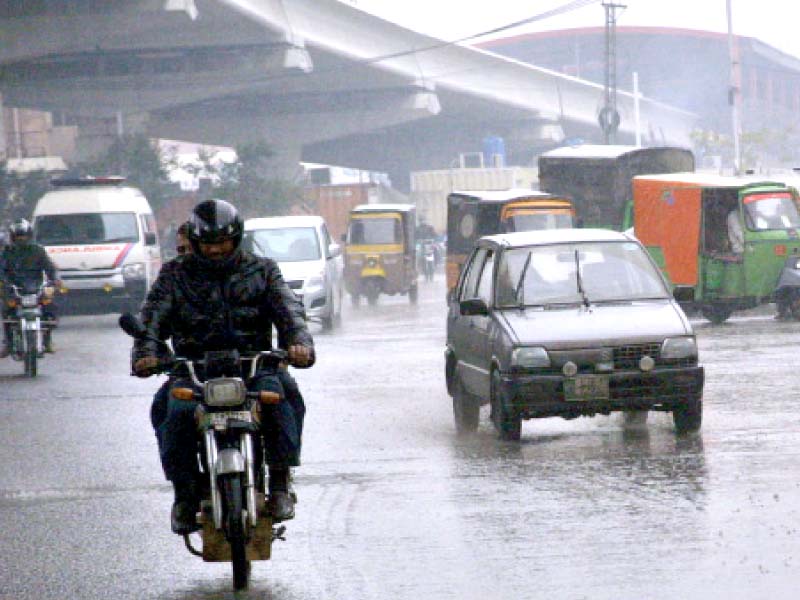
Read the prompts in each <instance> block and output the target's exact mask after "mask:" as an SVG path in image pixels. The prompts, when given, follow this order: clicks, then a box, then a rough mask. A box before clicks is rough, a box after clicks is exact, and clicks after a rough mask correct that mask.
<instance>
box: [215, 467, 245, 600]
mask: <svg viewBox="0 0 800 600" xmlns="http://www.w3.org/2000/svg"><path fill="white" fill-rule="evenodd" d="M220 483H221V490H222V497H223V498H224V502H225V507H224V511H225V512H224V513H223V514H224V517H223V518H224V529H225V537H226V538H227V540H228V543H229V544H230V545H231V568H232V570H233V589H234V590H243V589H246V588H247V584H248V581H247V580H248V578H249V576H250V562H249V561H248V560H247V549H246V548H247V535H246V530H245V519H244V510H243V509H244V494H243V486H242V474H241V473H231V474H229V475H224V476H223V477H222V478H221V481H220Z"/></svg>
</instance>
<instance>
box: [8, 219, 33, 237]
mask: <svg viewBox="0 0 800 600" xmlns="http://www.w3.org/2000/svg"><path fill="white" fill-rule="evenodd" d="M8 234H9V237H10V238H11V241H12V242H16V241H17V238H21V237H24V238H28V239H30V238H31V237H33V227H31V224H30V223H29V222H28V221H27V220H26V219H17V220H16V221H14V222H13V223H12V224H11V227H9V228H8Z"/></svg>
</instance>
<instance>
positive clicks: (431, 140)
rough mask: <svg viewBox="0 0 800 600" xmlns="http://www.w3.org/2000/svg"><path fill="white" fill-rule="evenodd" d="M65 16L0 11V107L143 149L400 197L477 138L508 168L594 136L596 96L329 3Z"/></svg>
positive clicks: (672, 115)
mask: <svg viewBox="0 0 800 600" xmlns="http://www.w3.org/2000/svg"><path fill="white" fill-rule="evenodd" d="M68 4H69V6H71V7H72V10H71V11H70V10H67V11H64V10H62V11H61V12H60V13H59V14H47V10H46V8H42V7H46V6H47V3H33V4H31V3H28V4H26V3H16V5H18V8H17V11H18V12H17V13H14V12H13V11H14V8H13V5H9V6H10V7H7V8H5V9H4V10H5V12H3V10H2V9H0V37H3V39H9V40H12V43H10V44H4V46H3V47H2V48H0V93H2V96H3V98H2V99H3V102H4V103H5V104H6V105H7V106H17V107H29V108H37V109H42V110H50V111H56V112H62V113H67V114H71V115H77V116H80V117H83V118H96V119H107V120H115V121H117V122H119V123H124V124H125V126H126V127H129V128H130V127H135V128H136V129H138V130H140V131H144V132H146V133H148V134H149V135H151V136H153V137H159V138H169V139H179V140H186V141H191V142H197V143H208V144H214V145H226V146H235V145H237V144H241V143H247V142H253V141H266V142H267V143H269V144H270V145H271V146H272V147H273V148H274V149H275V150H276V156H279V157H282V158H281V160H283V162H284V163H285V164H284V165H282V166H280V165H276V168H280V169H283V168H285V167H286V168H291V165H292V163H293V162H295V163H296V161H297V160H299V159H301V158H302V159H303V160H307V161H314V162H323V163H330V164H339V165H344V166H352V167H358V168H362V169H373V170H379V171H385V172H389V173H391V174H392V175H393V176H394V180H395V182H396V184H398V185H400V186H403V184H404V183H405V181H406V179H407V177H406V175H407V173H408V172H409V171H410V170H417V169H432V168H446V167H447V166H449V165H450V164H452V162H453V160H454V159H455V158H456V157H457V156H458V154H459V153H460V152H471V151H477V150H479V149H480V146H481V140H482V139H483V138H484V137H486V136H488V135H493V136H501V137H503V138H504V140H505V142H506V146H507V148H508V150H509V154H510V156H511V160H513V161H515V162H516V163H517V164H526V163H529V162H530V160H531V159H532V157H533V155H534V154H536V153H537V152H538V151H541V150H542V149H546V148H549V147H552V146H553V145H555V144H557V143H558V142H559V141H561V140H562V139H563V138H564V137H567V138H576V137H579V138H582V139H585V140H587V141H594V142H598V141H601V138H602V133H601V131H600V129H599V127H598V125H597V121H596V114H597V111H598V109H599V107H600V102H601V100H602V89H600V88H598V86H596V85H594V84H591V83H588V82H583V81H580V80H575V79H572V78H568V77H564V76H561V75H558V74H554V73H551V72H547V71H543V70H541V69H536V68H535V67H531V66H529V65H522V64H520V63H517V62H515V61H511V60H508V59H504V58H501V57H498V56H495V55H492V54H490V53H487V52H484V51H479V50H474V49H470V48H462V47H459V46H443V47H436V44H437V41H436V40H433V39H431V38H427V37H425V36H421V35H419V34H416V33H414V32H410V31H407V30H404V29H402V28H399V27H397V26H396V25H393V24H390V23H386V22H384V21H381V20H380V19H377V18H375V17H372V16H370V15H366V14H365V13H362V12H360V11H357V10H355V9H352V8H351V7H348V6H347V5H343V4H341V3H338V2H335V1H334V0H296V1H294V2H292V3H285V4H284V3H282V2H281V0H250V1H245V0H237V1H234V0H221V1H216V2H214V1H211V0H205V1H200V0H195V1H192V0H166V2H164V1H163V0H139V1H128V2H121V1H119V0H113V1H109V2H105V3H99V4H98V3H97V2H94V1H93V0H71V2H69V3H68ZM25 6H28V7H29V9H28V10H27V11H26V10H25V9H23V8H22V7H25ZM37 6H38V7H40V10H36V9H35V8H33V9H32V8H30V7H37ZM98 7H102V8H98ZM410 48H417V49H419V50H418V52H416V53H413V54H412V53H408V52H407V51H408V49H410ZM376 57H380V58H376ZM619 104H620V112H621V113H622V116H623V123H622V127H621V130H620V132H619V134H618V137H617V141H618V142H620V143H626V142H632V141H633V134H634V132H633V126H632V121H633V119H632V111H633V104H632V101H631V99H630V98H627V97H626V96H625V95H624V94H623V95H621V96H620V102H619ZM642 116H643V122H644V127H645V130H644V139H645V142H650V143H683V144H688V140H689V137H688V134H689V131H690V128H691V123H693V116H692V115H687V114H686V113H682V112H681V111H677V110H675V109H672V108H670V107H666V106H663V105H658V104H656V103H653V102H649V101H645V102H643V103H642ZM94 141H96V140H94ZM86 145H87V148H91V147H92V144H91V143H89V141H87V144H86ZM295 166H296V165H295Z"/></svg>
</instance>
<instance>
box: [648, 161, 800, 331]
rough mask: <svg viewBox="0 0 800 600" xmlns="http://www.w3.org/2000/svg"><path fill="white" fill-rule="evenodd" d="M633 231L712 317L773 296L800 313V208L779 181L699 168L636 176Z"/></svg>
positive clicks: (682, 293)
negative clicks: (710, 172) (714, 173)
mask: <svg viewBox="0 0 800 600" xmlns="http://www.w3.org/2000/svg"><path fill="white" fill-rule="evenodd" d="M633 202H634V232H635V235H636V237H638V238H639V240H640V241H641V242H642V243H643V244H644V245H645V246H646V247H647V248H648V250H649V251H650V252H651V254H652V255H653V256H654V258H655V259H656V260H657V261H659V262H660V264H661V266H662V269H663V270H664V273H665V274H666V275H667V277H668V278H669V280H670V281H671V283H672V285H673V286H675V297H676V298H677V299H678V301H679V302H681V304H682V305H684V306H685V307H686V308H689V309H697V310H699V311H700V312H701V313H702V314H703V316H705V317H706V318H707V319H708V320H709V321H711V322H712V323H722V322H723V321H725V320H726V319H727V318H728V317H730V315H731V314H732V313H733V312H734V311H738V310H746V309H750V308H754V307H756V306H758V305H760V304H764V303H767V302H775V303H777V304H778V307H779V312H780V311H781V310H785V311H786V312H787V313H789V314H791V315H793V316H794V318H800V268H798V267H800V235H798V230H800V213H798V208H797V198H796V192H795V190H794V189H793V188H790V187H788V186H786V185H785V184H784V183H781V182H777V181H758V180H755V179H753V178H745V177H728V176H720V175H708V174H701V173H672V174H669V175H641V176H638V177H634V179H633Z"/></svg>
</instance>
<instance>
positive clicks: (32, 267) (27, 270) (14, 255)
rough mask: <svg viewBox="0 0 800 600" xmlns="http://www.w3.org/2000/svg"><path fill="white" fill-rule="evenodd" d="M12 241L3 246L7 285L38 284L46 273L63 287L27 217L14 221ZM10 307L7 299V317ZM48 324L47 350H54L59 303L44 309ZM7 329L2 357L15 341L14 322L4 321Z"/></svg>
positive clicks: (0, 262)
mask: <svg viewBox="0 0 800 600" xmlns="http://www.w3.org/2000/svg"><path fill="white" fill-rule="evenodd" d="M8 234H9V240H10V242H11V243H10V244H9V245H7V246H6V247H5V248H4V249H3V253H2V258H0V280H1V281H2V283H3V286H4V287H5V286H8V285H17V286H21V285H24V284H25V283H26V282H29V281H33V282H36V283H37V284H39V283H41V282H42V278H43V277H46V278H47V281H48V282H50V283H53V284H54V285H55V286H56V287H60V285H61V282H60V281H59V276H58V270H57V269H56V266H55V265H54V264H53V261H52V260H50V257H49V256H48V255H47V251H46V250H45V249H44V246H41V245H39V244H37V243H35V242H34V241H33V227H32V226H31V224H30V223H29V222H28V221H27V220H26V219H18V220H16V221H14V222H13V223H12V224H11V226H10V227H9V229H8ZM9 311H10V309H9V307H8V305H7V304H6V303H5V302H4V303H3V319H4V320H6V319H8V317H9V314H10V313H9ZM42 315H43V317H44V319H45V321H46V322H47V323H48V327H47V328H46V329H45V331H44V351H45V352H53V339H52V338H53V334H52V330H53V328H54V327H55V325H56V322H57V320H58V317H57V314H56V310H55V306H54V304H53V303H51V304H49V305H48V306H47V307H45V308H44V309H43V311H42ZM3 333H4V335H5V339H4V341H3V347H2V349H0V358H5V357H6V356H8V355H9V354H10V351H11V349H10V344H11V324H10V323H8V322H5V323H3Z"/></svg>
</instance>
